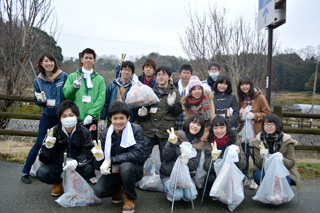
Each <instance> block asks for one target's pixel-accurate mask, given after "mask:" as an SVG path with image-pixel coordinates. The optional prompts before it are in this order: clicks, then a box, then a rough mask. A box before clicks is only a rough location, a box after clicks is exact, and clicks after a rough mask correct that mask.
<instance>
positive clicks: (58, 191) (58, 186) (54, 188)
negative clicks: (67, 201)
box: [51, 182, 63, 197]
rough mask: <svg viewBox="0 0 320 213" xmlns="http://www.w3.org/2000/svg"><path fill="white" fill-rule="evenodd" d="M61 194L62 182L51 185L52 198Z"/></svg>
mask: <svg viewBox="0 0 320 213" xmlns="http://www.w3.org/2000/svg"><path fill="white" fill-rule="evenodd" d="M62 192H63V187H62V182H61V183H58V184H53V185H52V192H51V195H52V196H54V197H57V196H60V195H61V194H62Z"/></svg>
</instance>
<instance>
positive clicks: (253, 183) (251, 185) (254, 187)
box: [249, 180, 259, 190]
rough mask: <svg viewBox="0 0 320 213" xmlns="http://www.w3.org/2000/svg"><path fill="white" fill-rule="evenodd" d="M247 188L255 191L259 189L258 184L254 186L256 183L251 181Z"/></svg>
mask: <svg viewBox="0 0 320 213" xmlns="http://www.w3.org/2000/svg"><path fill="white" fill-rule="evenodd" d="M249 188H250V189H252V190H256V189H258V188H259V186H258V184H256V182H255V181H254V180H251V181H250V186H249Z"/></svg>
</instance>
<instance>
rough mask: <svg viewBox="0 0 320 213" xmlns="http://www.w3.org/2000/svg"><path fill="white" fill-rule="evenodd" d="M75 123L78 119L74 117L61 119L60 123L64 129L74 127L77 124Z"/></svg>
mask: <svg viewBox="0 0 320 213" xmlns="http://www.w3.org/2000/svg"><path fill="white" fill-rule="evenodd" d="M77 121H78V119H77V117H76V116H73V117H67V118H63V119H61V123H62V125H63V126H64V127H65V128H71V127H74V126H75V125H76V124H77Z"/></svg>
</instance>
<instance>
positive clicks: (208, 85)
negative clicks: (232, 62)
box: [202, 62, 221, 92]
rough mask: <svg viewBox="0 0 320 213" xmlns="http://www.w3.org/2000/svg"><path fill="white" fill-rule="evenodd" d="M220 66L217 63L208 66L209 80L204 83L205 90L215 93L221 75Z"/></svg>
mask: <svg viewBox="0 0 320 213" xmlns="http://www.w3.org/2000/svg"><path fill="white" fill-rule="evenodd" d="M220 72H221V70H220V65H219V64H218V63H216V62H212V63H210V64H209V65H208V74H209V76H208V78H207V79H206V80H204V81H202V83H203V84H202V85H203V89H204V90H208V91H210V92H213V85H214V83H215V82H216V80H217V79H218V77H219V75H220Z"/></svg>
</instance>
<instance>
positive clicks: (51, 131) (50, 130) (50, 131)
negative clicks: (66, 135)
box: [45, 128, 57, 149]
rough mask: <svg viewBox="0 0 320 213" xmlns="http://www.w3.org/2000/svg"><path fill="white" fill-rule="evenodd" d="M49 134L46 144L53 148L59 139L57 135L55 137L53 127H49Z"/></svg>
mask: <svg viewBox="0 0 320 213" xmlns="http://www.w3.org/2000/svg"><path fill="white" fill-rule="evenodd" d="M47 134H48V136H47V138H46V143H45V145H46V147H47V148H48V149H51V148H52V147H53V145H54V144H55V142H56V140H57V139H56V138H55V137H53V128H51V129H48V130H47Z"/></svg>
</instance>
